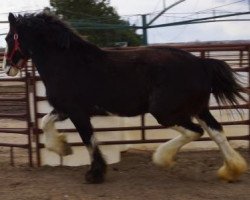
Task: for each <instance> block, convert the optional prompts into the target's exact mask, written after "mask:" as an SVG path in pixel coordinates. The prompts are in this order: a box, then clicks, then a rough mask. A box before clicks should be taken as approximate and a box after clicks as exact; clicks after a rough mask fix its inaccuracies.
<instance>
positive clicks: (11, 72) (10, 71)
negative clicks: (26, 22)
mask: <svg viewBox="0 0 250 200" xmlns="http://www.w3.org/2000/svg"><path fill="white" fill-rule="evenodd" d="M7 52H8V47H6V48H5V52H4V53H5V55H6V54H7ZM2 67H3V70H4V72H5V73H6V74H7V75H8V76H16V75H17V74H18V72H19V69H18V68H16V67H13V66H10V65H7V62H6V56H4V57H3V66H2Z"/></svg>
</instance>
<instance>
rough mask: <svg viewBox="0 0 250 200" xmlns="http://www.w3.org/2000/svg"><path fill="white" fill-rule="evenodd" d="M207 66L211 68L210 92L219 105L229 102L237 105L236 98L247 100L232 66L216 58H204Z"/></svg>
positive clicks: (245, 90)
mask: <svg viewBox="0 0 250 200" xmlns="http://www.w3.org/2000/svg"><path fill="white" fill-rule="evenodd" d="M205 62H206V64H207V65H208V67H211V68H212V69H211V70H212V93H213V95H214V97H215V99H216V101H217V103H218V104H219V105H220V104H221V103H223V104H230V105H233V106H235V105H238V104H239V102H238V99H241V100H243V101H245V102H247V100H246V98H245V97H244V96H243V95H242V93H246V92H247V89H245V88H244V87H243V86H242V85H241V84H240V82H239V80H238V78H237V77H236V76H235V72H233V70H232V68H231V67H230V66H229V65H228V64H227V63H226V62H224V61H221V60H216V59H205Z"/></svg>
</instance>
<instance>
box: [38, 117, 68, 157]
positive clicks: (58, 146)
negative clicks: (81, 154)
mask: <svg viewBox="0 0 250 200" xmlns="http://www.w3.org/2000/svg"><path fill="white" fill-rule="evenodd" d="M56 119H57V115H53V114H51V113H49V114H47V115H45V116H44V117H43V119H42V125H41V127H42V129H43V132H44V134H45V147H46V148H47V149H49V150H51V151H54V152H56V153H57V154H59V155H61V156H66V155H69V154H72V149H71V147H70V146H69V144H68V143H67V139H66V136H65V135H64V134H62V133H59V132H58V131H57V129H56V128H55V120H56Z"/></svg>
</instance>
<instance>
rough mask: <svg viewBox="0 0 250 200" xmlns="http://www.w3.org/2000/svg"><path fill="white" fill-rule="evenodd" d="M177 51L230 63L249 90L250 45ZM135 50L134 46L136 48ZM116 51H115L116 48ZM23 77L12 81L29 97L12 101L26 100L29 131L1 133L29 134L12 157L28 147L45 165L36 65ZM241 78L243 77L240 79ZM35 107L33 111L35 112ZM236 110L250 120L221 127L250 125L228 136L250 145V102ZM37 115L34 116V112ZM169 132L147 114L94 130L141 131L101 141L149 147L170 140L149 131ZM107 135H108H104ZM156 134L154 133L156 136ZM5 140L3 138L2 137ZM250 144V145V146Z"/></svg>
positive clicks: (2, 144)
mask: <svg viewBox="0 0 250 200" xmlns="http://www.w3.org/2000/svg"><path fill="white" fill-rule="evenodd" d="M175 47H177V48H180V49H183V50H186V51H189V52H191V53H193V54H194V55H197V56H200V57H203V58H216V59H220V60H223V61H226V62H227V63H228V64H229V65H230V66H231V67H232V68H233V70H234V71H236V72H237V73H239V74H240V75H244V78H242V81H243V82H244V86H245V87H248V88H249V85H250V76H249V72H250V44H207V45H196V44H195V45H189V46H186V45H182V46H180V45H179V46H175ZM132 48H134V47H132ZM132 48H131V47H128V48H126V49H132ZM136 48H166V47H165V46H148V47H136ZM113 49H114V48H113ZM115 49H124V48H115ZM23 74H24V75H23V77H21V78H17V79H13V80H12V79H11V81H21V82H23V83H24V85H25V88H26V89H25V94H23V96H18V95H16V94H11V95H12V96H13V97H14V96H15V97H14V98H12V99H11V100H10V99H8V100H10V101H13V102H15V101H19V100H22V101H24V102H26V113H25V114H23V115H22V116H18V117H22V118H24V119H25V120H26V122H27V128H25V129H13V128H10V129H8V130H7V129H2V128H0V133H1V132H5V133H8V132H15V133H16V134H26V135H27V137H28V143H27V144H25V145H23V146H19V145H18V144H14V143H13V144H8V147H10V152H12V153H10V154H11V157H13V155H12V154H13V151H12V148H14V147H21V148H26V149H27V150H28V153H29V154H30V155H29V163H30V165H31V166H32V165H33V162H34V159H35V160H36V164H37V165H38V166H40V164H41V154H40V151H41V149H42V148H44V144H43V143H42V142H41V141H40V139H39V136H40V134H42V130H41V128H40V127H39V125H38V121H39V120H40V119H41V118H42V117H43V116H44V113H41V112H39V111H38V108H37V106H38V103H39V102H41V101H46V97H44V96H40V95H39V93H38V91H37V88H36V83H37V81H39V80H40V78H39V76H38V74H37V72H36V70H35V68H34V66H33V67H32V68H26V70H25V71H24V72H23ZM239 77H240V78H241V76H239ZM9 80H10V79H8V81H9ZM2 81H5V80H4V79H3V80H1V79H0V83H1V82H2ZM30 92H31V96H32V98H30V96H29V93H30ZM245 95H246V97H247V98H248V99H250V96H249V95H250V94H245ZM4 98H5V97H4V95H3V94H1V93H0V101H1V102H2V100H4ZM31 108H32V109H31ZM236 108H238V109H242V110H244V111H246V112H247V115H248V117H247V119H237V120H231V121H222V122H221V124H222V125H223V126H242V125H244V126H247V127H248V128H247V130H248V131H247V132H246V133H244V134H243V135H238V134H235V135H233V136H230V137H228V139H229V140H245V141H248V142H250V119H249V116H250V107H249V102H248V103H242V104H240V105H238V106H237V107H236ZM232 109H235V107H232V106H225V105H224V106H220V105H216V104H212V105H211V106H210V110H213V111H217V110H231V111H232ZM32 112H33V113H32ZM232 112H234V111H232ZM33 115H34V119H33V120H32V119H31V118H32V116H33ZM0 117H17V116H16V115H5V116H4V115H0ZM160 129H165V127H163V126H160V125H148V124H147V123H146V118H145V115H141V116H140V123H139V125H137V126H127V127H112V126H110V127H99V128H94V131H95V132H113V131H115V132H117V131H119V132H121V131H139V132H140V138H139V139H131V140H116V141H114V140H105V141H102V142H101V145H120V144H121V145H123V144H145V143H161V142H166V141H167V140H169V139H168V138H166V139H162V138H161V139H150V138H147V134H146V133H147V132H148V131H152V130H155V131H156V130H160ZM59 131H61V132H67V133H72V132H76V130H75V129H74V128H68V129H67V128H65V129H59ZM103 134H105V133H103ZM152 134H153V133H152ZM0 137H1V135H0ZM33 137H34V138H35V140H34V142H33V147H34V148H35V150H36V155H35V156H34V157H35V158H33V157H32V152H31V151H32V147H31V146H32V140H31V138H33ZM199 141H210V138H208V137H203V138H201V139H199V140H198V142H199ZM249 144H250V143H249ZM5 145H6V144H4V143H0V146H5ZM71 145H72V146H82V145H83V144H82V142H72V143H71ZM249 149H250V145H249Z"/></svg>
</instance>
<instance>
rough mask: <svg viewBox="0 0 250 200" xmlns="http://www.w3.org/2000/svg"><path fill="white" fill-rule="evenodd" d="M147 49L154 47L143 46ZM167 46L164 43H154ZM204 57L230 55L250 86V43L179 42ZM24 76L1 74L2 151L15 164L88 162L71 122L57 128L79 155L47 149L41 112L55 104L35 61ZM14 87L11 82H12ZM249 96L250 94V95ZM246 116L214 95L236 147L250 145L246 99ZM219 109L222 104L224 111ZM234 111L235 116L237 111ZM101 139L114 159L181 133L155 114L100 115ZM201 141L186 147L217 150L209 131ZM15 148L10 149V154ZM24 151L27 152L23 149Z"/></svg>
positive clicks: (97, 126) (213, 107)
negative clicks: (20, 159) (48, 98)
mask: <svg viewBox="0 0 250 200" xmlns="http://www.w3.org/2000/svg"><path fill="white" fill-rule="evenodd" d="M141 48H151V47H150V46H149V47H141ZM154 48H164V46H154ZM177 48H181V49H184V50H187V51H190V52H192V53H194V54H195V55H197V56H201V57H210V58H218V59H221V60H225V61H226V62H227V63H228V64H230V66H231V67H232V68H234V70H236V71H238V72H239V74H240V76H239V79H240V80H241V81H242V82H243V84H244V85H245V86H246V87H247V86H248V82H249V76H248V74H249V59H250V53H249V51H250V50H249V48H250V45H249V44H221V45H219V44H216V45H213V44H210V45H191V46H177ZM29 65H30V67H28V68H26V69H25V70H24V71H23V72H22V73H21V74H20V75H19V77H18V78H11V79H10V78H7V77H5V78H1V80H0V84H1V86H3V87H1V93H0V99H1V103H0V105H1V119H0V120H1V127H0V134H1V135H0V146H2V147H1V148H2V152H1V155H4V156H5V157H9V155H10V161H11V163H12V164H14V163H15V162H18V157H19V156H21V157H23V158H24V160H25V162H26V163H29V164H30V165H34V164H35V165H44V164H49V165H60V164H64V165H71V166H72V165H74V166H76V165H82V164H88V163H89V158H88V154H87V152H86V150H85V148H84V147H82V143H81V141H80V138H79V136H78V134H76V131H75V129H74V127H73V126H72V124H71V122H70V121H69V120H67V121H66V122H62V123H57V127H58V128H59V129H60V130H61V131H63V132H65V134H66V135H67V137H68V139H69V141H70V143H71V144H72V146H73V149H74V155H71V156H67V157H65V158H60V157H59V156H57V155H56V154H54V153H53V152H48V151H47V150H46V149H44V145H43V135H42V131H41V128H40V122H41V117H42V116H44V114H45V113H47V112H49V111H50V110H51V109H52V108H51V107H50V106H49V105H48V104H47V102H46V97H45V91H44V86H43V84H42V83H41V81H40V79H39V77H38V74H37V73H36V72H35V69H34V68H33V67H32V64H31V63H29ZM6 86H8V87H6ZM246 95H247V94H246ZM239 108H241V109H242V110H241V114H242V116H240V115H239V114H238V113H237V112H236V111H235V110H231V109H230V107H229V106H222V107H219V106H218V105H216V104H215V103H214V101H213V98H212V99H211V110H212V112H213V114H214V116H215V117H216V118H217V119H218V120H219V121H220V122H221V123H222V124H223V125H225V126H224V128H225V132H226V135H227V136H228V137H229V139H230V140H231V144H232V145H233V146H234V147H237V148H238V147H242V148H248V145H249V105H248V104H243V103H242V104H241V105H240V106H239ZM218 109H221V110H220V111H219V110H218ZM231 114H233V115H231ZM92 122H93V125H94V128H95V132H96V134H97V138H98V140H99V141H101V144H102V147H101V148H102V150H103V153H104V155H105V157H106V158H107V161H108V162H109V163H115V162H119V161H120V154H121V152H122V151H124V150H127V149H130V148H138V149H150V150H151V149H154V148H155V147H156V146H157V145H158V144H157V143H160V142H164V141H166V140H168V139H171V138H173V137H175V136H176V135H177V133H176V132H175V131H173V130H170V129H167V130H166V129H164V127H161V126H159V125H158V124H157V123H156V121H155V120H154V119H153V118H152V117H151V116H150V115H145V116H138V117H133V118H120V117H113V116H112V117H94V118H93V119H92ZM201 140H202V142H201V141H198V142H193V143H191V144H189V145H187V146H186V147H185V148H184V149H186V150H198V149H199V150H200V149H203V150H207V149H217V147H216V146H215V144H214V143H213V142H211V141H209V138H208V137H207V135H205V136H203V138H202V139H201ZM8 152H10V153H8ZM20 152H22V153H21V154H19V153H20Z"/></svg>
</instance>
